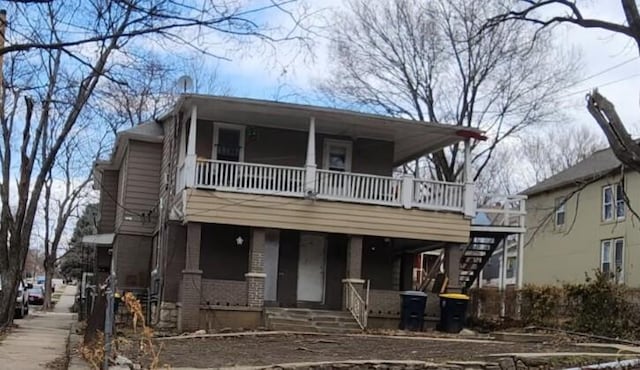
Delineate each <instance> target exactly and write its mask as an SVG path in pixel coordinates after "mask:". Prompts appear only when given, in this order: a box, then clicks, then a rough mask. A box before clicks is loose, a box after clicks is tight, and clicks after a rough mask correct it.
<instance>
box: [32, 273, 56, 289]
mask: <svg viewBox="0 0 640 370" xmlns="http://www.w3.org/2000/svg"><path fill="white" fill-rule="evenodd" d="M44 281H45V277H44V276H36V284H38V285H42V286H43V287H44ZM55 291H56V284H55V282H54V281H53V280H51V293H53V292H55Z"/></svg>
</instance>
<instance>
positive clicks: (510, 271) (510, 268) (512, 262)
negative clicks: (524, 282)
mask: <svg viewBox="0 0 640 370" xmlns="http://www.w3.org/2000/svg"><path fill="white" fill-rule="evenodd" d="M517 260H518V258H517V257H513V256H512V257H507V279H512V278H513V277H514V276H515V274H516V262H517Z"/></svg>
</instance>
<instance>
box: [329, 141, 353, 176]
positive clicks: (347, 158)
mask: <svg viewBox="0 0 640 370" xmlns="http://www.w3.org/2000/svg"><path fill="white" fill-rule="evenodd" d="M351 151H352V146H351V142H350V141H344V140H331V139H327V140H325V141H324V155H323V157H324V158H323V162H324V166H323V167H324V168H325V169H327V170H331V171H340V172H351Z"/></svg>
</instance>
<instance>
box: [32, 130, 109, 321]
mask: <svg viewBox="0 0 640 370" xmlns="http://www.w3.org/2000/svg"><path fill="white" fill-rule="evenodd" d="M100 154H101V148H97V149H96V148H91V149H88V148H83V145H82V143H81V142H80V140H79V139H78V138H77V137H76V138H73V139H71V140H68V141H67V142H66V143H65V145H64V147H63V148H62V151H61V152H60V153H59V156H58V158H57V160H56V163H55V165H54V167H53V168H52V170H51V171H50V172H49V176H48V178H47V180H46V181H45V184H44V194H43V198H42V202H41V207H40V209H41V211H42V215H41V219H42V220H43V222H44V225H43V227H42V230H43V235H42V244H43V246H44V261H43V262H44V264H43V265H44V274H45V280H44V303H43V309H45V310H48V309H50V308H51V295H52V292H53V289H52V279H53V276H54V273H55V271H56V264H57V262H58V258H59V255H58V250H59V247H60V246H61V244H62V243H64V241H63V237H64V235H65V234H66V233H67V231H68V230H67V225H68V222H69V220H70V219H71V218H72V216H73V215H75V214H77V213H78V210H79V208H81V206H82V205H83V203H85V202H86V199H87V197H88V192H89V191H90V190H89V189H88V186H89V184H90V182H91V177H92V176H91V175H92V173H91V172H92V171H91V169H92V163H91V162H92V159H97V158H98V157H99V156H100Z"/></svg>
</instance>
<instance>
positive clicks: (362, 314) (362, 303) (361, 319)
mask: <svg viewBox="0 0 640 370" xmlns="http://www.w3.org/2000/svg"><path fill="white" fill-rule="evenodd" d="M346 284H347V285H346V286H347V293H346V302H345V303H346V304H345V306H346V307H347V310H349V312H351V315H353V318H354V319H355V320H356V322H357V323H358V325H360V328H362V329H366V328H367V318H368V316H369V280H367V282H366V285H365V292H364V293H365V298H364V299H363V298H362V296H361V295H360V293H358V290H357V289H356V287H355V286H353V283H351V282H350V281H347V282H346Z"/></svg>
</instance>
